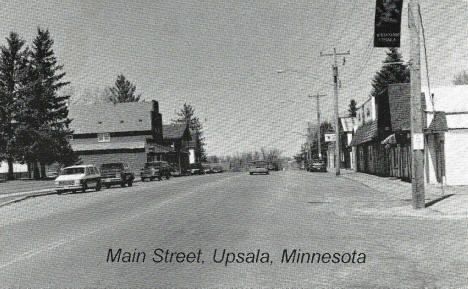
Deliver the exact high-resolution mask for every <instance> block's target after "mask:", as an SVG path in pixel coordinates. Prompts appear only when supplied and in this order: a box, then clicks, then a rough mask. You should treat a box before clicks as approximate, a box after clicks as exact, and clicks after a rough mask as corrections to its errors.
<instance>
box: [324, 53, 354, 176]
mask: <svg viewBox="0 0 468 289" xmlns="http://www.w3.org/2000/svg"><path fill="white" fill-rule="evenodd" d="M349 54H350V53H349V50H348V51H347V52H342V53H336V48H333V53H330V54H324V53H322V52H320V56H333V60H334V64H333V66H332V68H333V93H334V96H335V174H336V175H337V176H339V175H340V165H341V156H340V116H339V114H338V59H337V56H340V55H349Z"/></svg>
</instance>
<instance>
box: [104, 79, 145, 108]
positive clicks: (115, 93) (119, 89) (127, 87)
mask: <svg viewBox="0 0 468 289" xmlns="http://www.w3.org/2000/svg"><path fill="white" fill-rule="evenodd" d="M135 90H136V86H135V85H134V84H132V83H131V82H130V81H128V80H127V79H126V78H125V76H124V75H123V74H120V75H118V76H117V79H116V80H115V84H114V87H110V88H109V91H110V97H109V99H110V101H112V102H113V103H114V104H115V103H121V102H138V101H140V97H141V94H139V95H136V94H135Z"/></svg>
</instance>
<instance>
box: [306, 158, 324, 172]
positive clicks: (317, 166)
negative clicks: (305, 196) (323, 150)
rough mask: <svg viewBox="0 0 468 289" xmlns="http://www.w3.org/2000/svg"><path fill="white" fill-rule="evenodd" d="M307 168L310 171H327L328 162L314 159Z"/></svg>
mask: <svg viewBox="0 0 468 289" xmlns="http://www.w3.org/2000/svg"><path fill="white" fill-rule="evenodd" d="M307 170H308V171H309V172H326V171H327V164H326V163H325V162H324V161H321V160H314V161H312V162H310V163H309V165H308V167H307Z"/></svg>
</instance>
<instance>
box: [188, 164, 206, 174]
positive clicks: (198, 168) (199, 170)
mask: <svg viewBox="0 0 468 289" xmlns="http://www.w3.org/2000/svg"><path fill="white" fill-rule="evenodd" d="M190 174H191V175H204V174H205V169H204V168H203V166H202V165H201V164H200V163H197V164H191V165H190Z"/></svg>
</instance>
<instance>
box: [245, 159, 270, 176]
mask: <svg viewBox="0 0 468 289" xmlns="http://www.w3.org/2000/svg"><path fill="white" fill-rule="evenodd" d="M249 173H250V174H251V175H253V174H265V175H268V174H269V173H270V172H269V170H268V162H267V161H254V162H251V163H250V166H249Z"/></svg>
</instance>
